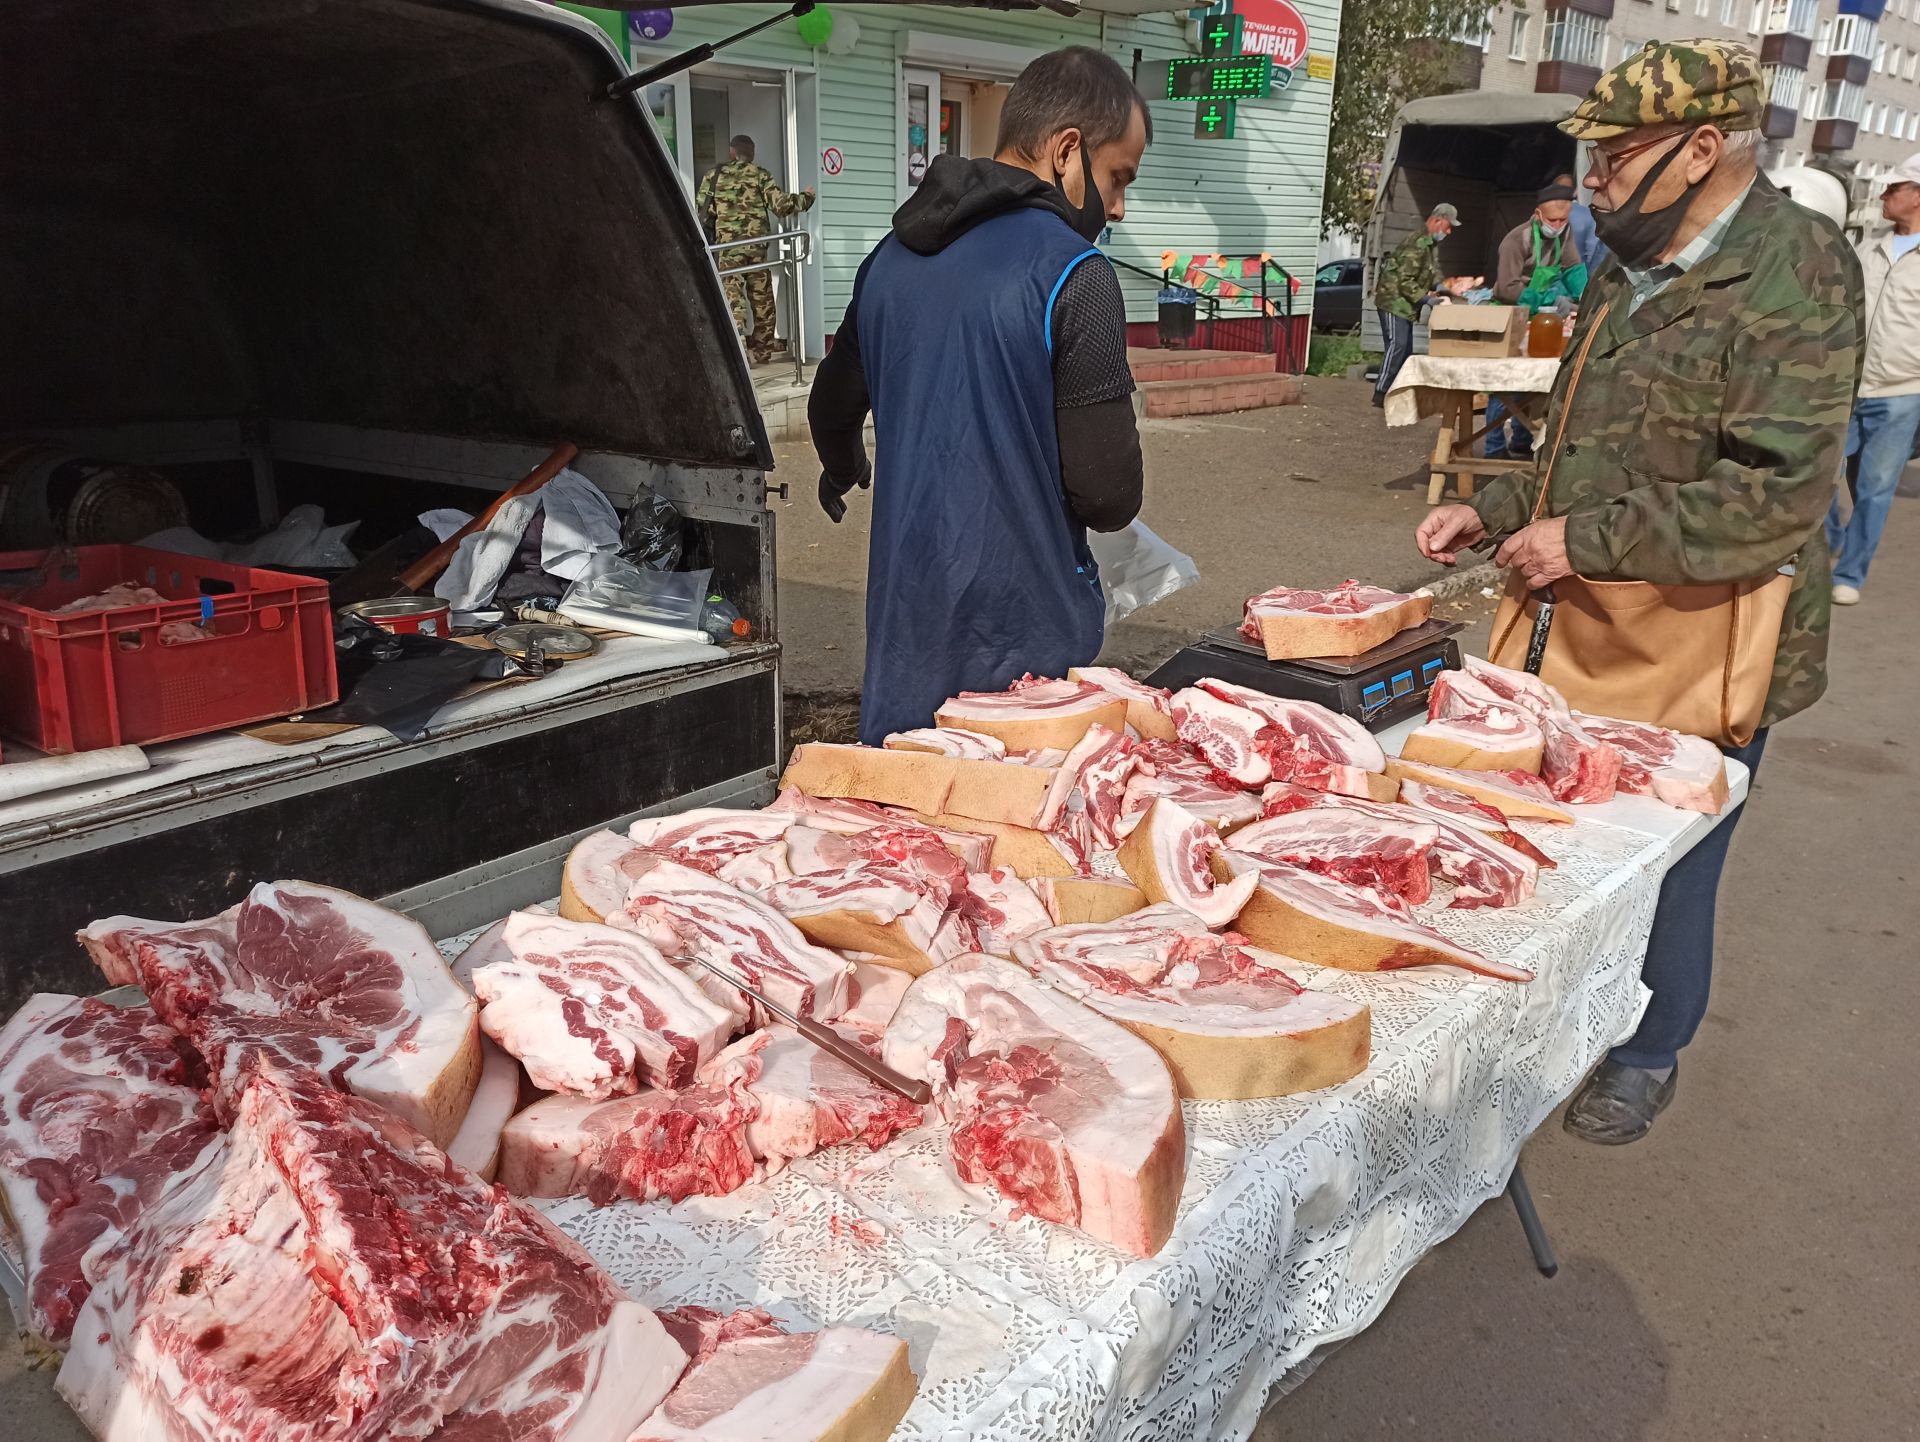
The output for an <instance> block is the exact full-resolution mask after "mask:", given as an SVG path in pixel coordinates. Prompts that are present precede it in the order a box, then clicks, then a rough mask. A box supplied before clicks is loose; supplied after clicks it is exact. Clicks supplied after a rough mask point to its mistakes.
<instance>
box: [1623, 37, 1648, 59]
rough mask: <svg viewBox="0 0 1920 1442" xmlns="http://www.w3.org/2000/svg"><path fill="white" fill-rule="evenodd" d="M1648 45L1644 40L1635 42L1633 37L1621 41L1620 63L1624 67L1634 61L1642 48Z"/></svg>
mask: <svg viewBox="0 0 1920 1442" xmlns="http://www.w3.org/2000/svg"><path fill="white" fill-rule="evenodd" d="M1646 43H1647V42H1646V41H1644V40H1635V39H1633V38H1632V37H1631V36H1629V37H1627V38H1625V39H1623V40H1621V42H1620V63H1621V64H1622V65H1624V64H1626V63H1627V61H1629V60H1631V59H1633V57H1634V56H1636V55H1638V54H1639V53H1640V51H1641V49H1642V47H1644V46H1645V45H1646Z"/></svg>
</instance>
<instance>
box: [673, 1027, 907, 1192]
mask: <svg viewBox="0 0 1920 1442" xmlns="http://www.w3.org/2000/svg"><path fill="white" fill-rule="evenodd" d="M840 1030H841V1031H842V1034H843V1035H846V1036H847V1037H848V1039H849V1040H853V1041H855V1042H858V1040H859V1036H858V1034H851V1033H848V1032H847V1031H846V1030H845V1028H840ZM701 1081H702V1083H703V1084H704V1085H706V1086H709V1087H726V1088H728V1089H729V1090H732V1089H735V1088H741V1089H744V1090H745V1092H746V1094H747V1096H748V1097H750V1098H751V1099H752V1102H753V1116H752V1119H751V1120H750V1121H749V1122H748V1123H747V1131H746V1137H747V1146H748V1148H749V1150H751V1151H752V1153H753V1156H754V1159H755V1160H756V1161H760V1162H764V1163H765V1164H766V1168H767V1172H768V1174H769V1175H772V1174H773V1173H775V1172H778V1171H779V1170H780V1169H781V1168H783V1167H785V1166H786V1165H787V1163H788V1162H791V1161H795V1160H797V1159H799V1158H800V1157H810V1156H812V1155H813V1154H814V1153H815V1152H817V1151H820V1150H822V1149H823V1148H826V1147H837V1146H839V1145H840V1144H841V1143H842V1142H855V1141H857V1142H860V1143H861V1144H862V1145H864V1146H865V1147H866V1148H867V1150H869V1151H878V1150H879V1149H880V1148H881V1147H883V1146H885V1145H886V1144H887V1142H888V1141H889V1140H891V1139H892V1138H893V1137H894V1136H895V1135H897V1134H898V1133H900V1132H903V1131H906V1130H907V1129H908V1128H910V1127H917V1126H919V1125H920V1123H921V1120H922V1119H923V1113H922V1111H921V1108H919V1107H917V1106H915V1105H914V1104H913V1103H912V1102H910V1101H907V1100H905V1099H904V1098H902V1097H900V1096H897V1095H895V1094H894V1093H893V1092H890V1091H888V1090H887V1089H886V1088H885V1087H883V1086H881V1085H879V1084H878V1083H877V1082H874V1081H870V1080H869V1079H868V1078H867V1077H865V1076H863V1075H862V1074H861V1073H859V1072H857V1071H855V1070H854V1069H853V1068H852V1067H850V1066H848V1065H847V1064H846V1063H845V1062H843V1061H841V1060H840V1059H839V1058H838V1057H835V1056H833V1055H831V1054H829V1053H828V1052H825V1051H823V1050H821V1049H820V1048H819V1047H817V1046H815V1045H814V1044H813V1043H812V1042H810V1041H808V1040H807V1039H806V1038H805V1037H803V1036H801V1035H800V1033H799V1032H797V1031H795V1030H794V1029H793V1028H792V1027H788V1026H770V1027H768V1028H766V1029H765V1030H764V1031H756V1032H753V1033H751V1034H750V1035H747V1036H743V1037H741V1038H740V1040H739V1041H737V1042H735V1043H734V1044H733V1045H732V1046H730V1047H728V1048H727V1049H726V1050H725V1051H723V1052H721V1053H720V1055H718V1056H717V1057H715V1058H714V1059H713V1060H712V1061H710V1062H708V1063H707V1064H706V1066H705V1068H704V1069H703V1070H702V1071H701ZM736 1094H737V1092H736Z"/></svg>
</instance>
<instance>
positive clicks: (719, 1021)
mask: <svg viewBox="0 0 1920 1442" xmlns="http://www.w3.org/2000/svg"><path fill="white" fill-rule="evenodd" d="M501 940H502V942H503V943H504V944H505V946H506V949H507V952H508V955H507V956H506V957H505V958H503V959H499V960H494V961H490V962H488V963H487V964H486V965H484V966H482V967H480V968H478V969H477V970H476V971H475V972H474V973H473V989H474V993H475V995H477V996H478V997H479V998H480V1001H481V1011H480V1026H481V1028H482V1029H483V1030H484V1031H485V1032H486V1034H487V1035H488V1036H489V1037H491V1038H493V1040H494V1041H495V1042H497V1043H498V1044H499V1045H500V1047H501V1048H502V1049H503V1050H505V1051H506V1052H507V1053H508V1054H510V1055H512V1056H515V1057H517V1058H519V1060H520V1063H521V1065H523V1066H524V1067H526V1069H527V1076H528V1077H529V1078H530V1079H531V1080H532V1082H533V1084H534V1085H535V1086H537V1087H539V1088H540V1089H541V1090H542V1091H557V1092H566V1093H567V1094H569V1095H570V1096H582V1097H586V1098H587V1099H588V1100H590V1101H605V1100H606V1099H607V1098H608V1097H613V1096H628V1095H631V1094H632V1093H633V1092H636V1091H638V1090H640V1088H641V1087H642V1086H655V1087H666V1088H672V1087H682V1086H686V1085H688V1084H689V1083H691V1082H692V1081H693V1078H694V1073H695V1072H696V1071H698V1070H699V1067H700V1064H701V1063H702V1062H704V1061H706V1060H707V1059H708V1058H709V1057H712V1056H715V1055H717V1054H718V1053H719V1051H720V1049H721V1048H722V1047H724V1046H725V1045H726V1044H727V1038H728V1037H729V1036H731V1035H732V1034H733V1028H734V1020H735V1014H734V1013H733V1012H732V1011H730V1010H728V1009H727V1008H726V1007H724V1006H722V1005H720V1004H719V1003H717V1002H715V1001H712V1000H710V999H709V998H708V996H707V995H706V993H705V992H703V991H702V990H701V989H700V985H699V983H698V982H697V981H695V980H694V979H693V978H692V977H691V976H688V975H687V974H686V973H685V972H684V971H682V970H681V969H680V968H678V967H676V966H673V965H671V964H670V963H669V962H668V961H667V960H666V958H664V957H663V956H661V955H660V953H659V952H658V951H656V950H655V949H654V947H653V946H652V945H651V944H650V943H649V942H647V941H645V940H643V939H642V938H641V937H639V936H636V935H634V934H633V933H632V932H628V931H619V930H616V929H615V928H613V927H611V926H597V925H595V924H594V923H592V922H587V921H565V920H563V919H561V918H560V917H557V916H546V915H542V914H540V913H538V912H530V911H516V912H515V913H513V915H512V916H510V917H508V918H507V924H506V928H505V930H504V931H503V932H502V934H501Z"/></svg>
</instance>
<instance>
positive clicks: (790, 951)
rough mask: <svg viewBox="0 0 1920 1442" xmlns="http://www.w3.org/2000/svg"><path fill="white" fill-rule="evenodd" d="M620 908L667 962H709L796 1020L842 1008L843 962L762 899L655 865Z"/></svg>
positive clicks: (674, 867) (844, 991)
mask: <svg viewBox="0 0 1920 1442" xmlns="http://www.w3.org/2000/svg"><path fill="white" fill-rule="evenodd" d="M626 911H627V915H628V917H629V918H631V919H632V921H633V924H634V925H635V927H636V928H637V929H639V931H640V933H641V934H642V935H643V936H646V937H647V938H648V939H649V940H650V941H652V942H653V943H654V945H655V946H657V947H658V948H659V949H660V950H661V951H662V952H663V953H665V954H666V955H667V956H668V957H669V958H670V959H671V958H674V957H677V956H683V955H690V956H695V957H699V958H702V959H704V960H707V961H711V962H712V963H714V965H716V966H718V967H719V968H721V969H722V970H723V971H726V972H727V973H729V974H730V975H733V976H736V977H738V978H739V979H740V980H742V981H744V982H745V983H746V984H747V985H748V986H751V987H753V988H754V989H755V990H757V991H759V992H761V993H762V994H763V995H765V996H766V997H767V998H768V999H769V1000H770V1001H772V1002H773V1003H774V1004H775V1005H778V1006H782V1007H784V1008H786V1010H788V1011H790V1012H792V1013H793V1014H794V1015H796V1016H805V1017H811V1018H813V1019H815V1020H817V1021H827V1020H831V1019H832V1018H833V1017H836V1016H838V1015H839V1014H840V1011H841V1009H842V1008H843V1007H844V1006H845V1005H846V1003H847V964H846V962H845V961H843V960H842V959H841V958H839V957H837V956H835V955H834V954H833V953H832V952H830V951H827V950H825V949H824V948H822V947H818V946H815V945H814V944H813V943H812V942H810V941H808V940H807V939H806V937H805V936H803V935H802V934H801V933H800V931H799V930H798V929H797V928H796V927H795V926H794V924H793V923H792V922H791V921H789V920H787V918H786V917H784V916H782V915H781V914H780V913H779V912H778V911H776V910H775V909H774V908H773V907H771V906H769V905H768V904H767V903H766V902H764V901H761V900H760V899H759V898H757V897H752V896H748V895H747V894H746V893H745V892H743V891H739V890H736V889H735V888H733V887H731V886H728V885H727V884H726V883H725V882H723V881H719V880H716V879H715V878H713V877H711V876H707V875H705V874H703V873H701V872H698V871H694V870H691V869H690V868H688V867H685V866H680V865H678V864H677V863H674V862H671V861H666V862H662V863H660V864H659V865H658V866H655V867H653V868H652V869H651V870H649V871H648V872H647V873H646V874H645V875H644V876H642V877H641V878H640V879H639V880H638V881H636V882H635V883H634V885H633V888H632V890H631V891H630V892H629V893H628V895H627V905H626ZM717 984H718V985H720V986H722V987H724V986H725V983H724V982H719V983H717ZM702 989H703V990H706V991H707V992H708V994H709V995H712V994H713V993H712V990H711V989H710V988H707V987H705V986H703V987H702ZM742 1001H743V1002H744V998H742ZM756 1010H757V1008H756ZM770 1019H771V1018H760V1019H759V1020H761V1021H762V1022H763V1023H764V1022H765V1021H766V1020H770Z"/></svg>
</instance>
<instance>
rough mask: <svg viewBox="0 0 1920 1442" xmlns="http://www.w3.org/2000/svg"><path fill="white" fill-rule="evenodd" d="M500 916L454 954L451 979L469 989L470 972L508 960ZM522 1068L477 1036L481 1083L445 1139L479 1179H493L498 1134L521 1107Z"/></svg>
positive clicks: (490, 1040)
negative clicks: (453, 1131)
mask: <svg viewBox="0 0 1920 1442" xmlns="http://www.w3.org/2000/svg"><path fill="white" fill-rule="evenodd" d="M506 929H507V923H506V922H505V921H496V922H495V923H494V924H493V925H492V926H489V927H488V928H487V929H486V930H485V931H483V932H481V933H480V934H479V935H478V936H476V937H475V938H474V939H473V940H472V941H471V942H469V943H468V945H467V949H466V950H465V951H463V952H461V953H460V955H459V956H457V957H455V958H454V962H453V967H452V971H453V976H454V980H456V981H458V982H459V983H460V985H462V986H464V987H465V988H466V989H467V990H468V991H472V990H473V974H474V972H476V971H478V970H479V969H480V968H481V967H483V966H485V965H487V964H488V963H489V962H494V961H510V960H511V959H512V957H513V953H512V952H510V951H508V950H507V944H506V942H505V940H504V939H503V937H504V934H505V932H506ZM523 1076H524V1073H522V1072H521V1070H520V1063H519V1062H518V1061H516V1060H515V1059H514V1058H513V1057H512V1056H510V1055H508V1054H507V1053H506V1052H504V1051H502V1050H501V1049H500V1047H499V1045H498V1044H497V1043H496V1042H495V1041H494V1040H493V1038H492V1037H490V1036H486V1035H484V1034H483V1035H482V1036H481V1038H480V1085H479V1086H477V1087H475V1088H474V1090H473V1101H472V1103H471V1104H470V1105H469V1106H468V1107H467V1115H466V1117H465V1118H464V1119H463V1120H462V1121H461V1123H460V1130H459V1132H457V1133H456V1134H455V1136H454V1138H453V1140H452V1141H451V1142H449V1143H447V1155H448V1156H449V1157H451V1158H452V1159H453V1160H454V1161H456V1162H458V1163H459V1164H460V1165H461V1166H463V1167H465V1168H466V1169H467V1170H468V1171H470V1172H472V1173H473V1174H474V1175H475V1176H476V1177H479V1178H480V1179H481V1180H482V1181H486V1182H490V1181H492V1180H493V1173H494V1169H495V1167H496V1165H497V1164H498V1162H499V1160H500V1133H501V1130H502V1129H503V1128H505V1126H506V1124H507V1122H508V1120H509V1119H510V1118H511V1117H512V1116H513V1114H514V1113H515V1112H516V1111H518V1110H519V1109H520V1083H521V1080H522V1078H523Z"/></svg>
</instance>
